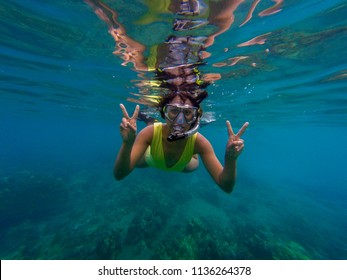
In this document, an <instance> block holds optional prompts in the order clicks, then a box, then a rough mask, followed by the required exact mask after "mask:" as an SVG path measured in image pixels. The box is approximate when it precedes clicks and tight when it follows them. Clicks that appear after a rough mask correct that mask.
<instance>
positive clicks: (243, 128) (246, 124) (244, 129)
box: [236, 122, 249, 137]
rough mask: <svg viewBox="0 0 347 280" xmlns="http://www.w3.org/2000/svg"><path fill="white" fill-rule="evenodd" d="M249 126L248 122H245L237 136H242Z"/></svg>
mask: <svg viewBox="0 0 347 280" xmlns="http://www.w3.org/2000/svg"><path fill="white" fill-rule="evenodd" d="M248 126H249V123H248V122H245V123H244V124H243V126H242V127H241V129H240V130H239V132H238V133H237V134H236V136H237V137H241V136H242V134H243V133H244V132H245V131H246V129H247V127H248Z"/></svg>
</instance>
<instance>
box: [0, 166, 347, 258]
mask: <svg viewBox="0 0 347 280" xmlns="http://www.w3.org/2000/svg"><path fill="white" fill-rule="evenodd" d="M105 170H106V171H105ZM136 173H137V174H135V173H134V174H132V175H131V176H130V177H129V178H127V179H125V180H123V181H121V182H116V181H114V180H113V178H112V176H111V174H110V172H109V169H108V170H107V168H101V167H100V170H94V171H93V172H90V170H88V171H81V172H80V173H74V174H63V175H60V176H57V175H55V174H53V172H52V174H49V173H47V172H45V173H44V174H39V173H33V172H30V171H21V172H17V173H16V174H14V175H12V176H6V174H1V179H0V180H1V185H2V187H1V189H0V201H1V206H0V207H1V211H0V213H1V214H0V224H1V230H0V237H1V243H0V258H1V259H67V260H68V259H345V258H346V256H347V251H346V245H345V244H347V242H346V237H345V236H344V234H343V230H342V229H341V228H340V227H339V225H338V224H337V225H336V224H334V223H335V221H334V219H332V218H331V217H332V216H334V215H335V214H334V212H335V211H338V210H339V209H333V207H334V205H329V204H325V205H324V203H319V202H317V201H314V200H313V199H311V198H309V197H306V198H305V197H303V195H302V194H300V196H299V195H296V193H295V190H294V191H293V192H292V193H291V194H285V195H283V194H282V193H281V192H280V191H276V189H277V186H274V187H272V188H271V187H265V186H261V185H259V184H258V183H256V182H251V181H247V179H245V178H243V179H240V180H239V183H238V184H237V186H236V189H235V191H234V192H233V194H232V195H226V194H224V193H223V192H222V191H220V190H219V189H218V188H217V187H216V186H214V184H213V183H212V182H211V181H210V180H206V177H204V176H205V175H206V174H205V175H203V176H201V174H204V173H202V171H198V172H197V173H196V174H183V175H180V177H179V179H176V178H178V177H177V176H176V177H174V178H175V180H176V181H173V180H172V177H170V176H171V175H168V174H167V173H164V172H159V173H158V171H156V170H153V171H152V170H150V171H149V170H146V171H144V170H138V171H136ZM299 197H300V200H298V198H299ZM317 209H318V210H317ZM330 212H331V213H330Z"/></svg>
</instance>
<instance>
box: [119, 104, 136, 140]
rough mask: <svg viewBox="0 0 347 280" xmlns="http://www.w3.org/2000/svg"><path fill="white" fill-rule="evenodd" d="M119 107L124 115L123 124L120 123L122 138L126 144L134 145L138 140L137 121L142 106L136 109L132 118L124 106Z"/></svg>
mask: <svg viewBox="0 0 347 280" xmlns="http://www.w3.org/2000/svg"><path fill="white" fill-rule="evenodd" d="M119 106H120V108H121V110H122V113H123V118H122V122H121V123H120V126H119V129H120V135H121V136H122V139H123V142H124V143H133V142H134V141H135V138H136V131H137V127H136V120H137V116H138V114H139V111H140V106H139V105H136V108H135V111H134V114H133V115H132V117H129V114H128V112H127V110H126V109H125V106H124V105H123V104H120V105H119Z"/></svg>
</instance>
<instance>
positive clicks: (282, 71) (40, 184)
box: [0, 0, 347, 259]
mask: <svg viewBox="0 0 347 280" xmlns="http://www.w3.org/2000/svg"><path fill="white" fill-rule="evenodd" d="M105 2H106V3H108V4H109V5H110V6H112V7H114V9H116V10H117V11H118V13H119V14H118V15H119V18H118V19H119V21H121V22H122V23H123V24H124V25H125V26H126V27H127V32H128V34H129V35H131V36H132V37H134V38H137V40H138V41H140V42H142V43H143V44H144V45H145V46H146V47H148V48H149V47H150V46H151V45H153V44H157V43H160V42H162V41H164V40H166V38H167V36H168V32H171V31H170V28H168V27H167V26H169V23H170V21H171V20H172V18H173V17H172V16H171V17H170V16H169V17H168V16H166V17H165V16H161V17H159V18H158V19H156V20H155V21H154V22H152V23H151V24H148V25H144V24H139V23H138V21H137V20H138V19H139V18H140V17H141V16H143V15H144V14H145V13H146V12H147V8H146V5H145V4H146V1H140V0H137V1H135V0H133V1H130V2H131V3H128V2H129V1H105ZM114 2H117V3H114ZM251 4H252V1H248V0H246V1H244V3H243V4H242V5H240V6H239V7H238V9H237V10H236V12H235V21H234V23H233V24H232V25H231V26H230V28H229V29H228V30H227V31H225V32H224V33H222V34H221V35H219V36H217V37H216V38H215V42H214V44H213V45H211V46H210V47H209V48H207V51H208V52H209V53H210V54H211V56H210V57H208V58H206V62H207V64H206V65H204V66H203V67H202V68H201V71H203V72H205V73H219V74H221V76H222V78H221V79H220V80H217V81H215V83H214V84H212V85H210V86H209V87H208V88H207V90H208V92H209V97H208V98H207V99H206V100H204V101H203V108H204V111H205V113H206V114H207V113H209V114H212V115H213V116H214V117H215V118H216V121H215V122H213V123H211V124H209V125H207V126H205V127H203V128H202V129H201V130H200V132H201V133H202V134H204V135H205V136H206V137H207V138H208V139H209V140H210V142H211V143H212V145H213V146H214V149H215V152H216V154H217V156H218V157H219V159H220V160H221V161H222V160H223V157H224V149H225V145H226V141H227V131H226V127H225V120H227V119H228V120H230V121H231V123H232V125H233V127H235V129H238V128H239V127H240V126H241V125H242V124H243V123H244V122H245V121H249V122H250V126H249V128H248V129H247V131H246V132H245V134H244V140H245V150H244V151H243V153H242V155H241V156H240V158H239V159H238V178H237V184H236V187H235V190H234V192H233V193H232V194H230V195H228V194H225V193H224V192H222V191H221V190H220V189H219V188H218V187H217V186H216V185H215V184H214V182H213V181H212V179H211V178H210V177H209V175H208V174H207V172H206V170H205V169H204V167H203V166H202V164H201V166H200V167H199V169H198V170H197V171H196V172H194V173H191V174H176V173H165V172H162V171H159V170H152V169H139V170H135V171H133V173H132V174H131V175H130V176H129V177H127V178H126V179H124V180H123V181H120V182H117V181H115V180H114V179H113V175H112V168H113V163H114V159H115V156H116V154H117V151H118V148H119V146H120V143H121V139H120V136H119V132H118V131H119V121H120V119H121V112H120V110H119V107H118V105H119V103H121V102H122V103H124V104H125V105H126V106H127V107H129V109H132V108H134V106H135V104H134V103H133V102H128V101H127V99H128V98H129V97H133V96H134V95H133V94H134V93H135V94H136V93H139V90H140V89H139V88H138V87H137V86H136V84H137V82H138V81H139V80H141V76H139V73H138V71H135V70H134V69H133V66H132V65H131V63H129V64H128V65H127V66H122V65H121V64H122V63H123V60H122V59H121V58H120V57H119V56H117V55H115V54H113V51H114V50H115V42H114V40H113V38H112V37H111V36H110V34H109V33H108V32H107V29H108V27H107V25H106V24H105V22H103V21H102V20H100V18H98V17H97V16H96V15H95V13H94V12H93V10H92V9H91V7H89V6H88V5H87V4H86V3H85V2H83V1H66V0H63V1H40V0H33V1H29V2H28V1H27V2H23V1H19V0H10V1H2V2H1V4H0V14H1V16H0V21H1V24H0V33H1V36H0V55H1V65H0V79H1V83H0V92H1V96H0V210H1V211H0V258H1V259H346V258H347V247H346V244H347V237H346V234H345V233H346V230H347V204H346V201H347V188H346V187H347V173H346V164H345V159H346V158H347V149H346V146H345V143H346V140H347V95H346V94H347V80H346V79H347V61H346V57H347V19H346V16H345V15H346V12H347V4H346V2H345V1H337V0H334V1H327V0H326V1H318V0H307V1H297V0H288V1H287V0H285V1H284V3H283V4H282V7H281V11H279V12H278V13H275V14H272V15H269V16H266V17H262V16H259V12H261V11H263V10H264V9H266V8H269V7H271V6H273V5H274V2H273V1H261V2H260V3H259V5H258V6H257V7H256V9H255V11H254V13H253V17H252V18H251V19H250V21H248V22H247V23H246V24H244V25H242V26H240V24H241V23H242V22H243V21H244V19H245V18H246V15H247V13H248V11H249V8H250V6H251ZM194 32H197V31H194ZM267 33H269V35H267V39H266V41H265V42H264V44H257V45H252V46H248V47H240V46H239V45H240V44H242V43H244V42H247V41H249V40H251V39H253V38H255V37H257V36H260V35H263V34H267ZM146 54H148V53H146ZM237 56H245V57H247V59H243V60H241V61H239V62H238V63H237V64H235V65H227V66H223V65H225V64H230V62H231V61H232V58H234V57H237ZM139 126H140V128H142V127H144V124H142V123H139Z"/></svg>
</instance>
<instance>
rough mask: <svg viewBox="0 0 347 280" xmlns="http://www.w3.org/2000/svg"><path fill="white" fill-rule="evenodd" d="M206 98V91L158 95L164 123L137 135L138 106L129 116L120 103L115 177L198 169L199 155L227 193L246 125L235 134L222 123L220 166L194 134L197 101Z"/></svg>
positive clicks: (204, 141) (232, 182) (198, 114)
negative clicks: (146, 171)
mask: <svg viewBox="0 0 347 280" xmlns="http://www.w3.org/2000/svg"><path fill="white" fill-rule="evenodd" d="M206 97H207V92H204V93H200V94H199V95H194V94H190V93H189V92H187V91H180V92H172V93H171V94H167V95H164V96H162V99H161V101H160V102H159V104H158V109H159V111H160V113H161V116H162V117H163V118H164V119H165V121H166V123H160V122H156V123H153V124H151V125H148V126H146V127H145V128H144V129H142V130H141V131H140V132H139V133H138V134H137V126H136V120H137V118H138V114H139V110H140V107H139V105H137V106H136V108H135V111H134V114H133V115H132V117H130V116H129V115H128V112H127V110H126V108H125V107H124V105H123V104H120V108H121V110H122V113H123V118H122V122H121V124H120V134H121V137H122V145H121V147H120V150H119V152H118V155H117V158H116V161H115V165H114V176H115V178H116V179H117V180H121V179H123V178H124V177H126V176H127V175H129V174H130V173H131V172H132V171H133V169H134V168H135V167H156V168H159V169H162V170H166V171H178V172H192V171H194V170H195V169H196V168H197V167H198V166H199V159H198V155H199V156H200V158H201V160H202V162H203V164H204V166H205V168H206V169H207V171H208V172H209V174H210V175H211V177H212V178H213V180H214V181H215V182H216V184H217V185H218V186H219V187H220V188H221V189H222V190H223V191H225V192H227V193H231V192H232V191H233V188H234V185H235V180H236V161H237V158H238V156H239V155H240V154H241V152H242V150H243V148H244V141H243V140H242V139H241V136H242V134H243V133H244V132H245V130H246V129H247V127H248V122H246V123H245V124H244V125H243V126H242V128H241V129H240V130H239V131H238V132H237V133H236V134H235V133H234V132H233V129H232V127H231V124H230V122H229V121H227V122H226V126H227V129H228V142H227V145H226V150H225V159H224V166H222V164H221V163H220V161H219V160H218V158H217V156H216V155H215V153H214V150H213V147H212V145H211V143H210V142H209V141H208V140H207V139H206V138H205V137H204V136H203V135H202V134H200V133H199V132H197V130H198V128H199V122H200V117H201V115H202V110H201V108H200V102H201V101H202V100H203V99H204V98H206Z"/></svg>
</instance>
